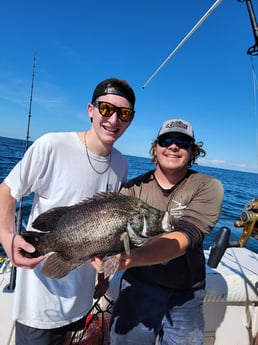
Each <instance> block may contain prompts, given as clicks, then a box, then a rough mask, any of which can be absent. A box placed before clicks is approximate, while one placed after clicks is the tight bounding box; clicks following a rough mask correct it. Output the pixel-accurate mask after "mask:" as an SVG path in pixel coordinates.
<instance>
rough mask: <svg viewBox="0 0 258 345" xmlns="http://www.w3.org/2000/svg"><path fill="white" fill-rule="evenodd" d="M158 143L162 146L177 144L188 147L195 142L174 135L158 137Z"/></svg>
mask: <svg viewBox="0 0 258 345" xmlns="http://www.w3.org/2000/svg"><path fill="white" fill-rule="evenodd" d="M157 143H158V144H159V146H161V147H169V146H170V145H172V144H175V145H176V146H177V147H179V148H180V149H188V148H189V147H190V146H191V145H192V144H193V142H192V141H184V140H181V139H179V138H173V137H166V138H162V137H161V138H158V139H157Z"/></svg>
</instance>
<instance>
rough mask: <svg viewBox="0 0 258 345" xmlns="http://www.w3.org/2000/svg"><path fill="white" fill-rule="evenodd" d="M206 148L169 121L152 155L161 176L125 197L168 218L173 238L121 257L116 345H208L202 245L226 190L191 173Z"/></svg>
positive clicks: (141, 181) (182, 124)
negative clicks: (154, 208) (204, 311)
mask: <svg viewBox="0 0 258 345" xmlns="http://www.w3.org/2000/svg"><path fill="white" fill-rule="evenodd" d="M202 146H203V143H202V142H198V143H196V142H195V137H194V132H193V129H192V126H191V124H190V123H188V122H187V121H185V120H182V119H172V120H168V121H166V122H164V123H163V125H162V127H161V129H160V131H159V133H158V136H157V139H156V140H155V141H154V142H153V144H152V148H151V154H152V161H153V162H154V163H156V169H155V170H153V171H149V172H147V173H146V174H144V175H142V176H139V177H137V178H135V179H133V180H132V181H130V182H129V183H128V184H127V185H126V186H125V187H124V188H122V190H121V193H123V194H126V195H132V196H135V197H138V198H140V199H142V200H144V201H145V202H147V203H148V204H150V205H151V206H154V207H156V208H158V209H160V210H164V211H169V213H170V221H171V226H172V232H170V233H164V234H162V235H161V236H159V237H157V238H154V239H153V240H151V241H149V242H148V243H147V244H146V245H145V246H143V247H141V248H137V249H134V250H132V251H131V253H130V256H126V255H125V254H124V255H123V257H122V260H121V263H120V267H119V270H124V269H126V271H125V273H124V274H123V276H122V280H121V291H120V294H119V297H118V299H117V301H116V303H115V306H114V309H113V315H112V321H111V333H110V334H111V344H112V345H127V344H128V345H129V344H130V345H136V344H137V345H153V344H154V343H155V339H156V337H157V336H159V344H160V345H161V344H162V345H168V344H176V345H201V344H203V338H204V318H203V311H202V305H203V298H204V289H205V260H204V255H203V239H204V236H205V235H206V234H207V233H209V232H210V231H211V229H212V228H213V227H214V226H215V224H216V222H217V221H218V218H219V215H220V210H221V205H222V200H223V188H222V185H221V183H220V181H218V180H217V179H215V178H213V177H211V176H207V175H205V174H202V173H198V172H196V171H194V170H192V169H190V167H191V165H192V163H194V162H195V160H196V159H197V158H198V157H199V156H204V155H205V153H206V152H205V151H204V149H203V148H202ZM96 263H97V261H96ZM93 264H94V260H93ZM95 267H96V265H95Z"/></svg>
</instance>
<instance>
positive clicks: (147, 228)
mask: <svg viewBox="0 0 258 345" xmlns="http://www.w3.org/2000/svg"><path fill="white" fill-rule="evenodd" d="M32 226H33V228H35V229H37V230H39V231H40V232H39V231H28V232H25V233H24V234H23V235H22V236H23V237H24V239H25V240H26V241H28V242H29V243H31V244H32V245H33V246H34V247H35V248H36V255H46V254H47V257H46V259H45V262H44V265H43V268H42V271H43V273H44V274H45V275H46V276H48V277H51V278H55V279H59V278H62V277H64V276H65V275H66V274H68V273H69V272H71V271H72V270H74V269H75V268H77V267H78V266H80V265H82V264H83V263H85V262H86V261H87V260H89V259H91V258H93V257H96V256H101V257H109V259H110V257H111V256H112V257H114V258H113V259H114V260H113V261H114V262H115V264H114V262H111V269H110V267H109V269H108V273H107V274H108V275H112V274H114V272H115V270H116V269H117V267H118V264H119V255H118V254H120V253H122V252H126V253H127V254H128V253H130V249H131V248H135V247H139V246H143V245H144V244H145V243H146V242H147V241H148V240H149V239H150V238H152V237H154V236H157V235H159V234H161V233H162V232H164V231H170V230H171V229H170V225H169V216H168V213H167V212H164V211H160V210H158V209H156V208H154V207H152V206H150V205H148V204H147V203H145V202H143V201H142V200H140V199H138V198H135V197H132V196H126V195H123V194H119V193H115V192H110V193H98V194H96V195H94V196H93V197H91V198H88V199H86V200H83V201H81V202H80V203H78V204H75V205H72V206H67V207H57V208H52V209H50V210H48V211H46V212H44V213H42V214H40V215H39V216H38V217H37V218H36V219H35V220H34V222H33V223H32ZM24 255H26V256H28V255H29V254H26V253H24ZM109 259H107V260H106V261H108V260H109Z"/></svg>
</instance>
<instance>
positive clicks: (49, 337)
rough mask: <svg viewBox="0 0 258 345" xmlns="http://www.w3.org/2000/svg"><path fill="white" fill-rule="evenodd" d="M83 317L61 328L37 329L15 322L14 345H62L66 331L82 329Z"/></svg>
mask: <svg viewBox="0 0 258 345" xmlns="http://www.w3.org/2000/svg"><path fill="white" fill-rule="evenodd" d="M84 325H85V317H83V318H82V319H80V320H78V321H76V322H74V323H72V324H70V325H66V326H63V327H58V328H52V329H39V328H33V327H29V326H26V325H23V324H21V323H19V322H17V321H16V325H15V326H16V328H15V341H16V343H15V344H16V345H63V344H64V340H65V336H66V334H67V332H68V331H71V332H72V331H77V330H80V329H82V328H83V327H84Z"/></svg>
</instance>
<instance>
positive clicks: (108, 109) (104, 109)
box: [92, 101, 135, 122]
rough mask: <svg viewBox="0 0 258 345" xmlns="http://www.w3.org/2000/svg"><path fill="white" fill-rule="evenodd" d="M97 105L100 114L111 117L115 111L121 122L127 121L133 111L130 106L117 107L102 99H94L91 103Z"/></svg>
mask: <svg viewBox="0 0 258 345" xmlns="http://www.w3.org/2000/svg"><path fill="white" fill-rule="evenodd" d="M92 104H93V105H94V106H96V107H98V109H99V113H100V115H102V116H104V117H111V116H112V115H113V114H114V113H117V116H118V118H119V119H120V120H121V121H123V122H129V121H131V120H132V119H133V117H134V113H135V111H134V110H133V109H131V108H125V107H117V106H116V105H114V104H111V103H108V102H102V101H94V102H93V103H92Z"/></svg>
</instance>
